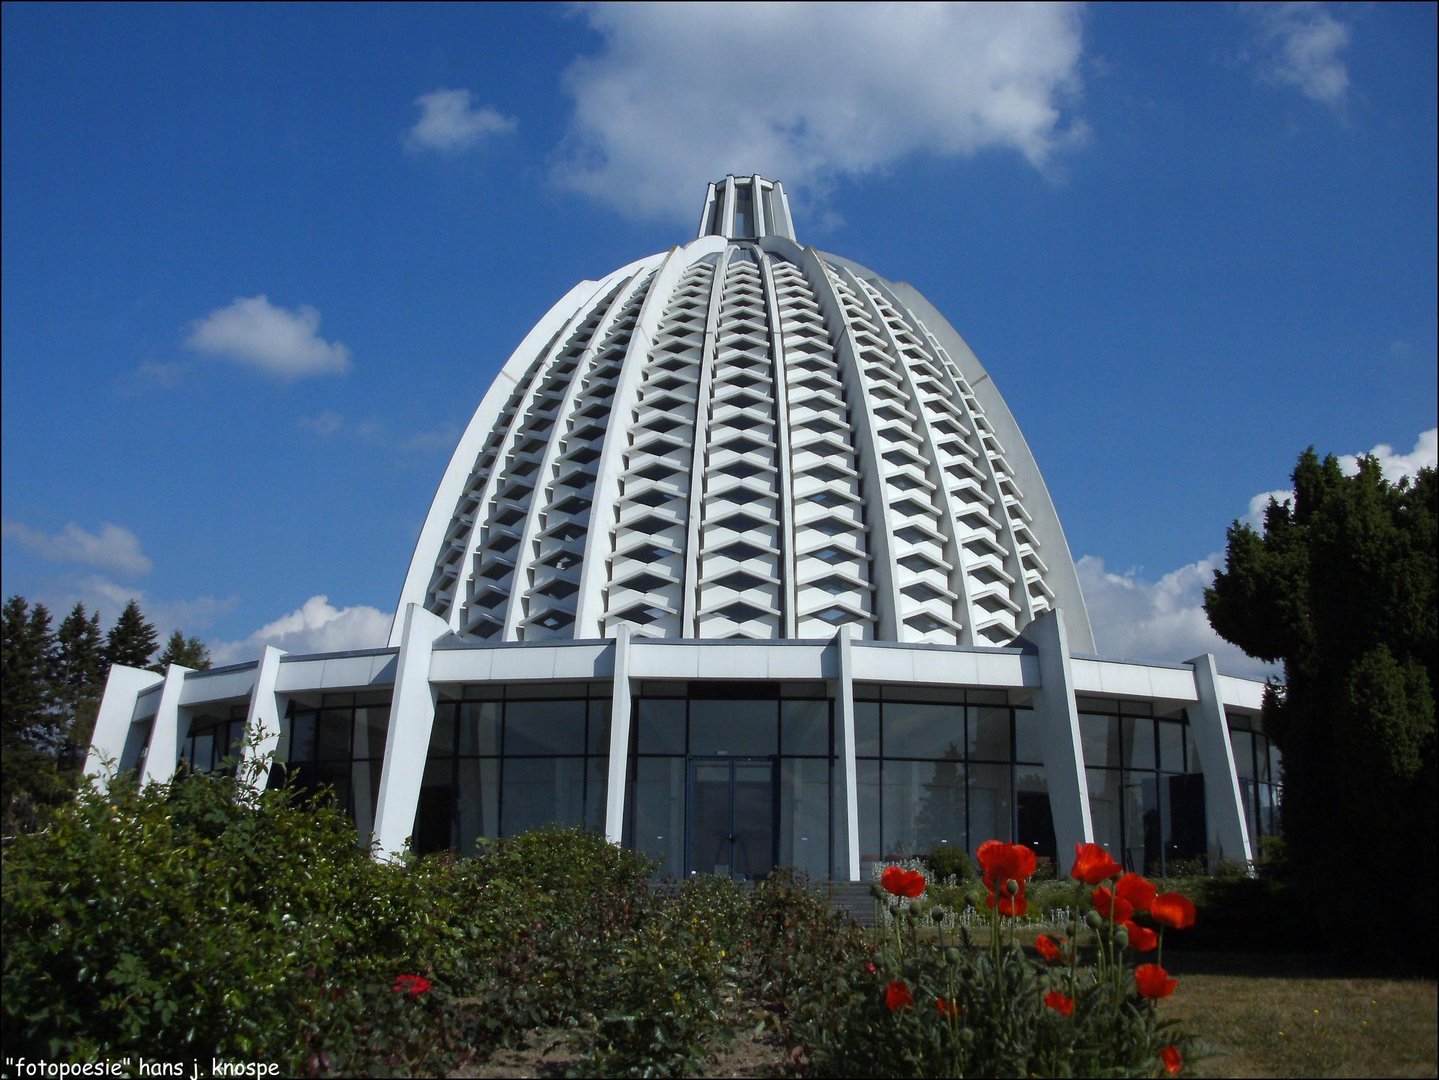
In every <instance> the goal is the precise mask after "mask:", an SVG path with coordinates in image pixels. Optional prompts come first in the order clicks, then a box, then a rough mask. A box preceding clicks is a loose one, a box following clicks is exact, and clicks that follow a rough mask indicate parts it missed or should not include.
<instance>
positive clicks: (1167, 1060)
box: [1159, 1046, 1184, 1075]
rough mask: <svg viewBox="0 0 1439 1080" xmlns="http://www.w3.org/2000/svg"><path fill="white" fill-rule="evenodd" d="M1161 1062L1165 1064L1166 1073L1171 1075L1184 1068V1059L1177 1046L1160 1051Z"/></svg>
mask: <svg viewBox="0 0 1439 1080" xmlns="http://www.w3.org/2000/svg"><path fill="white" fill-rule="evenodd" d="M1159 1060H1160V1061H1162V1062H1163V1063H1164V1071H1165V1072H1167V1073H1169V1074H1171V1075H1173V1074H1174V1073H1177V1072H1179V1070H1180V1069H1182V1068H1184V1057H1183V1055H1181V1054H1180V1053H1179V1047H1177V1046H1166V1047H1165V1048H1164V1049H1163V1050H1161V1051H1159Z"/></svg>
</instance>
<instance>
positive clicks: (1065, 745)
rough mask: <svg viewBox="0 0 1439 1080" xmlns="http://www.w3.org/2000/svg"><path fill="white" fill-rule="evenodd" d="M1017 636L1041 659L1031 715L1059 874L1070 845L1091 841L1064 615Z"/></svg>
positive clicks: (1043, 618) (1052, 615)
mask: <svg viewBox="0 0 1439 1080" xmlns="http://www.w3.org/2000/svg"><path fill="white" fill-rule="evenodd" d="M1019 636H1020V637H1021V638H1023V639H1024V640H1026V641H1028V642H1029V643H1030V644H1031V645H1033V646H1034V647H1035V650H1036V651H1037V652H1038V654H1039V680H1040V687H1039V690H1038V691H1037V692H1036V693H1035V695H1034V712H1035V716H1036V717H1037V718H1038V720H1039V730H1040V737H1041V739H1042V740H1043V743H1044V780H1045V785H1046V786H1047V787H1048V788H1049V809H1050V813H1051V814H1052V815H1053V817H1054V844H1055V861H1056V863H1057V864H1058V866H1057V867H1056V869H1058V870H1059V871H1060V872H1061V873H1063V870H1064V868H1065V867H1067V866H1068V864H1069V861H1070V859H1071V858H1072V857H1073V856H1072V853H1073V851H1074V845H1075V844H1079V843H1086V844H1088V843H1093V842H1094V824H1093V822H1092V821H1091V819H1090V816H1089V785H1088V782H1087V780H1086V779H1085V775H1084V750H1083V748H1082V747H1081V745H1080V741H1079V709H1078V708H1077V707H1076V706H1075V703H1074V681H1073V679H1072V678H1071V674H1070V662H1069V635H1068V634H1067V633H1065V629H1064V613H1063V612H1061V611H1060V610H1059V609H1057V608H1056V609H1054V610H1052V611H1046V612H1044V613H1043V614H1041V615H1040V616H1039V617H1038V618H1037V619H1035V620H1034V621H1033V622H1031V623H1030V624H1029V625H1028V626H1026V627H1025V628H1024V632H1023V633H1021V634H1020V635H1019Z"/></svg>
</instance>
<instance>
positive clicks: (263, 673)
mask: <svg viewBox="0 0 1439 1080" xmlns="http://www.w3.org/2000/svg"><path fill="white" fill-rule="evenodd" d="M284 655H285V651H284V650H283V649H277V648H275V646H273V645H266V646H265V651H264V652H263V653H261V654H260V663H259V664H258V666H257V667H256V668H255V687H254V689H253V690H251V691H250V707H249V708H248V709H247V710H246V711H245V734H244V742H243V744H242V745H241V749H240V757H241V760H240V770H239V776H240V779H241V781H242V782H247V783H249V785H250V786H251V787H253V788H254V789H255V790H256V791H264V790H265V781H266V780H267V779H269V775H270V766H271V764H272V763H273V762H274V759H275V751H276V750H278V749H279V747H280V702H279V699H278V698H276V696H275V684H276V682H277V681H278V680H279V678H280V657H282V656H284ZM256 733H258V735H259V738H258V739H257V740H256V741H255V742H254V743H253V744H252V743H251V742H250V737H251V735H253V734H256Z"/></svg>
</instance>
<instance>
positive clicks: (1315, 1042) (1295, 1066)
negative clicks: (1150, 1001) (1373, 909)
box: [1161, 953, 1439, 1077]
mask: <svg viewBox="0 0 1439 1080" xmlns="http://www.w3.org/2000/svg"><path fill="white" fill-rule="evenodd" d="M1166 960H1167V961H1168V963H1167V966H1168V967H1169V969H1170V973H1171V974H1173V975H1175V976H1176V977H1177V978H1178V979H1179V989H1178V990H1177V991H1176V992H1175V994H1174V996H1173V997H1172V998H1168V999H1166V1000H1165V1001H1164V1003H1163V1005H1162V1006H1161V1010H1162V1012H1161V1015H1163V1016H1164V1017H1165V1018H1166V1019H1175V1020H1178V1021H1179V1022H1180V1024H1181V1025H1182V1026H1183V1027H1185V1028H1187V1029H1188V1030H1190V1031H1193V1032H1195V1033H1196V1034H1197V1035H1198V1036H1199V1037H1200V1039H1201V1040H1202V1043H1203V1047H1204V1050H1205V1052H1206V1053H1207V1055H1208V1056H1206V1057H1205V1058H1204V1059H1203V1060H1201V1061H1198V1062H1195V1063H1194V1065H1195V1068H1194V1072H1195V1073H1196V1074H1197V1075H1199V1076H1215V1077H1231V1076H1435V1075H1436V1058H1439V1046H1436V1043H1439V1038H1436V1023H1435V1015H1436V1007H1439V994H1436V984H1435V981H1434V980H1433V979H1398V978H1378V977H1373V976H1353V975H1346V974H1341V973H1337V972H1336V969H1335V967H1334V966H1333V964H1332V962H1331V961H1329V960H1328V958H1325V957H1313V956H1302V955H1301V956H1293V955H1278V956H1261V957H1256V956H1253V955H1247V954H1246V955H1242V956H1240V955H1226V954H1216V953H1206V954H1193V955H1186V954H1179V953H1176V954H1174V956H1173V957H1169V956H1166Z"/></svg>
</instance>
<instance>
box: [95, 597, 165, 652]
mask: <svg viewBox="0 0 1439 1080" xmlns="http://www.w3.org/2000/svg"><path fill="white" fill-rule="evenodd" d="M157 642H158V639H157V636H156V634H155V627H154V625H153V624H151V623H150V622H148V621H146V619H145V616H144V615H142V614H141V613H140V605H139V604H137V603H135V601H134V600H131V601H130V602H129V603H128V604H126V605H125V610H124V611H122V612H120V617H119V618H118V619H116V620H115V625H114V626H112V627H111V628H110V633H109V635H108V636H107V637H106V638H105V662H106V663H107V664H124V665H125V666H126V667H136V668H144V667H149V666H150V658H151V657H152V656H154V655H155V647H156V644H157Z"/></svg>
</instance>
